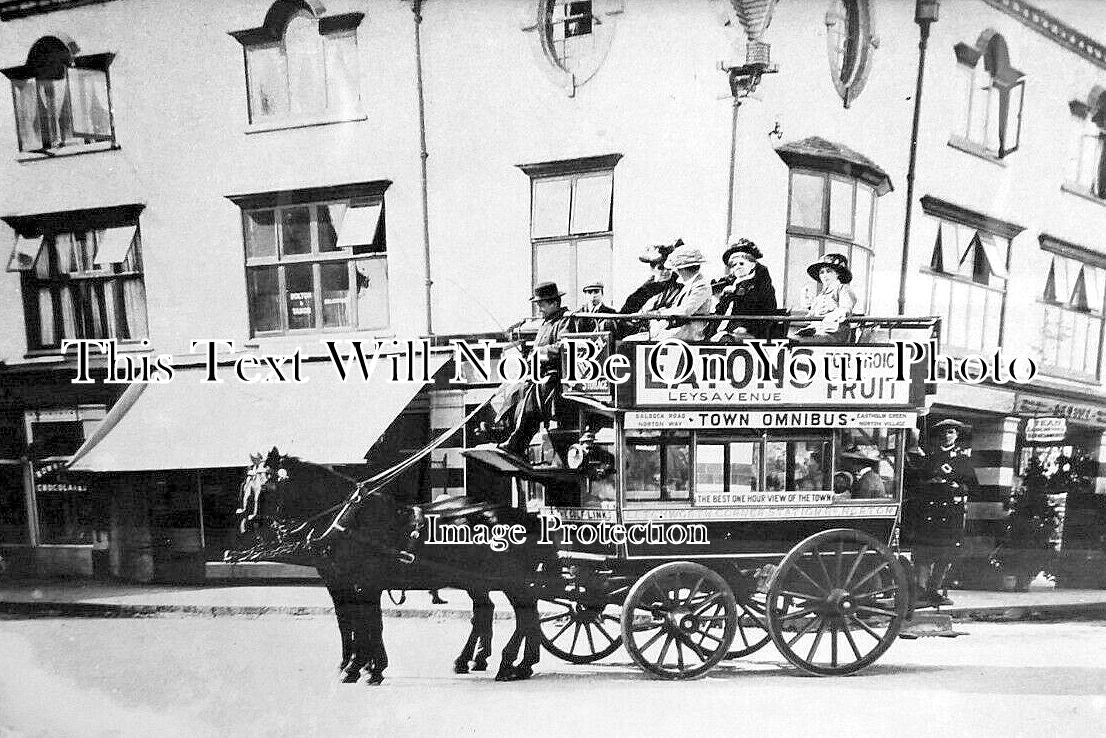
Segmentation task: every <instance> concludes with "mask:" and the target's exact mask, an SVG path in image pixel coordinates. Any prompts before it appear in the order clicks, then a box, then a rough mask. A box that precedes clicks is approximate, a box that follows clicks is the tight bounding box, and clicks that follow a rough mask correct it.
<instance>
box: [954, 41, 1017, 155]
mask: <svg viewBox="0 0 1106 738" xmlns="http://www.w3.org/2000/svg"><path fill="white" fill-rule="evenodd" d="M953 51H954V53H955V55H956V60H957V67H958V73H959V75H960V77H961V86H962V87H963V88H964V90H965V91H966V99H962V100H961V106H962V107H961V113H962V115H961V120H960V121H958V126H959V127H958V128H957V129H956V130H954V132H953V134H952V138H951V139H950V142H949V143H950V144H952V145H953V146H955V147H957V148H962V149H965V150H967V151H968V152H970V153H975V154H980V155H982V156H984V157H986V158H989V159H993V160H995V161H1002V160H1004V159H1005V158H1006V157H1008V156H1010V155H1011V154H1013V153H1014V152H1016V151H1017V150H1018V149H1019V148H1020V146H1021V133H1022V125H1023V115H1024V110H1025V81H1026V75H1025V73H1024V72H1021V71H1019V70H1017V69H1015V68H1014V67H1012V66H1011V65H1010V57H1009V51H1008V48H1007V44H1006V39H1005V38H1003V36H1002V35H1001V34H999V33H997V32H996V31H994V30H993V29H987V30H985V31H984V32H983V33H981V34H980V36H979V38H978V39H977V40H976V42H975V44H971V45H969V44H967V43H964V42H961V43H958V44H956V46H955V47H953ZM984 75H989V78H990V82H989V84H988V86H987V87H986V90H987V94H986V95H985V96H983V102H984V103H985V105H986V110H985V111H984V117H983V118H982V120H983V126H982V140H980V139H979V138H978V137H977V136H976V132H975V130H974V129H975V128H976V127H977V126H976V125H975V124H976V122H977V118H976V117H975V116H976V113H975V111H976V110H977V109H978V108H977V103H978V102H979V97H980V95H979V93H980V91H981V90H982V89H984V88H981V87H980V86H979V82H980V80H981V79H982V78H983V76H984ZM996 94H997V95H998V99H997V101H996V100H993V97H994V96H995V95H996ZM1015 95H1016V98H1017V114H1016V117H1015V118H1014V119H1013V120H1012V119H1011V114H1012V113H1011V108H1012V101H1013V100H1014V97H1015ZM996 103H997V106H996ZM995 107H997V114H998V118H999V120H998V124H997V129H996V131H995V138H996V141H995V143H996V145H995V146H994V147H992V146H991V143H992V142H991V141H990V136H991V132H990V131H991V112H992V110H993V109H994V108H995ZM1011 126H1013V131H1012V133H1013V142H1012V143H1011V141H1010V134H1011V130H1010V129H1011Z"/></svg>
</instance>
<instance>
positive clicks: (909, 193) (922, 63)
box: [899, 0, 941, 315]
mask: <svg viewBox="0 0 1106 738" xmlns="http://www.w3.org/2000/svg"><path fill="white" fill-rule="evenodd" d="M940 7H941V3H940V0H915V3H914V22H915V23H917V24H918V80H917V84H916V85H915V87H914V123H913V125H912V127H911V129H910V162H909V163H908V164H907V167H906V215H905V216H904V218H903V226H902V268H901V270H900V271H899V315H905V314H906V274H907V264H908V262H909V261H910V216H911V213H912V212H913V209H914V172H915V169H916V168H917V163H918V122H919V119H920V118H921V114H922V81H923V79H924V78H925V69H926V48H927V47H928V45H929V27H930V26H931V25H933V24H934V23H936V22H937V15H938V11H939V10H940Z"/></svg>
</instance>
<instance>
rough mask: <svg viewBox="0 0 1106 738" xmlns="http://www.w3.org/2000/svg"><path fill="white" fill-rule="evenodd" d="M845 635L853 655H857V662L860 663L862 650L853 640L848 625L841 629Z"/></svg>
mask: <svg viewBox="0 0 1106 738" xmlns="http://www.w3.org/2000/svg"><path fill="white" fill-rule="evenodd" d="M841 630H842V631H843V632H844V633H845V640H847V641H848V642H849V647H850V648H852V650H853V653H854V654H856V660H857V661H860V658H861V656H860V649H859V648H857V647H856V641H854V640H853V634H852V631H851V630H850V629H849V627H848V624H846V626H845V627H844V628H842V629H841Z"/></svg>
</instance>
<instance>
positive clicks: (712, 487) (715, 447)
mask: <svg viewBox="0 0 1106 738" xmlns="http://www.w3.org/2000/svg"><path fill="white" fill-rule="evenodd" d="M725 473H726V447H725V446H723V445H721V444H713V443H712V444H702V443H700V444H698V445H696V446H695V492H696V494H707V493H710V492H722V491H723V490H724V480H723V475H724V474H725Z"/></svg>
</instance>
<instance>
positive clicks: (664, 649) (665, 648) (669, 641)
mask: <svg viewBox="0 0 1106 738" xmlns="http://www.w3.org/2000/svg"><path fill="white" fill-rule="evenodd" d="M673 640H674V639H673V637H672V636H671V635H670V634H668V635H666V637H665V639H664V645H663V646H661V655H660V658H658V659H657V664H659V665H660V666H664V657H665V656H667V655H668V647H669V646H671V645H672V641H673Z"/></svg>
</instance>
